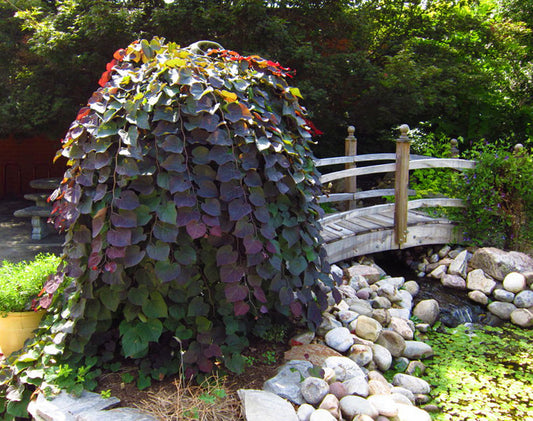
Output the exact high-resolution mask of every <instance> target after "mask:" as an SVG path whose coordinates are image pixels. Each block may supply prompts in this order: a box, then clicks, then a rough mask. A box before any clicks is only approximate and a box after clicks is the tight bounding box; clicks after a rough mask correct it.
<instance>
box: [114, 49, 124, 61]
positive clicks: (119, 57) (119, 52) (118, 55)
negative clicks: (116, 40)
mask: <svg viewBox="0 0 533 421" xmlns="http://www.w3.org/2000/svg"><path fill="white" fill-rule="evenodd" d="M125 56H126V50H125V49H124V48H120V49H118V50H117V51H115V53H114V54H113V57H114V58H115V60H118V61H122V60H123V59H124V57H125Z"/></svg>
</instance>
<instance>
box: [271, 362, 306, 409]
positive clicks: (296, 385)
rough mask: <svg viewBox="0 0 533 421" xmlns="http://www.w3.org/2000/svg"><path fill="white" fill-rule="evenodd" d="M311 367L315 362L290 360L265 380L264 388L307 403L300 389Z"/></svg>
mask: <svg viewBox="0 0 533 421" xmlns="http://www.w3.org/2000/svg"><path fill="white" fill-rule="evenodd" d="M310 368H313V364H311V363H310V362H309V361H298V360H293V361H289V362H287V363H285V364H284V365H282V366H281V367H280V368H279V369H278V374H277V375H276V376H275V377H272V378H271V379H269V380H267V381H266V382H265V384H264V385H263V389H264V390H265V391H267V392H272V393H274V394H276V395H278V396H281V397H282V398H285V399H288V400H290V401H291V402H294V403H295V404H297V405H301V404H303V403H305V400H304V398H303V396H302V393H301V391H300V386H301V381H302V378H303V379H305V378H307V377H309V372H308V370H309V369H310Z"/></svg>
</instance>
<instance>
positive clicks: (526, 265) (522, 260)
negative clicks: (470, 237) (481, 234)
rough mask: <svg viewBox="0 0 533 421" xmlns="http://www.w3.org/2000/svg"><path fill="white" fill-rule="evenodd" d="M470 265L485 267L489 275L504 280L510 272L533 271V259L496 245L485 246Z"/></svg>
mask: <svg viewBox="0 0 533 421" xmlns="http://www.w3.org/2000/svg"><path fill="white" fill-rule="evenodd" d="M470 265H471V266H472V267H473V268H478V269H483V272H485V273H486V274H487V275H490V276H492V277H493V278H494V279H497V280H499V281H502V280H503V278H505V275H507V274H508V273H511V272H527V271H532V270H533V259H532V258H531V257H529V256H528V255H527V254H525V253H520V252H517V251H510V252H506V251H503V250H500V249H497V248H494V247H484V248H480V249H478V250H477V251H476V252H475V253H474V255H473V256H472V259H470Z"/></svg>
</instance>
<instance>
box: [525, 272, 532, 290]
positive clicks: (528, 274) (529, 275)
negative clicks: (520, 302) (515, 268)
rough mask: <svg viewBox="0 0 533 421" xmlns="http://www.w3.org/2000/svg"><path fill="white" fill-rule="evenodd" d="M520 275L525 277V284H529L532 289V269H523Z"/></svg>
mask: <svg viewBox="0 0 533 421" xmlns="http://www.w3.org/2000/svg"><path fill="white" fill-rule="evenodd" d="M522 275H524V276H525V277H526V284H527V285H528V286H529V288H531V289H533V270H530V271H524V272H522Z"/></svg>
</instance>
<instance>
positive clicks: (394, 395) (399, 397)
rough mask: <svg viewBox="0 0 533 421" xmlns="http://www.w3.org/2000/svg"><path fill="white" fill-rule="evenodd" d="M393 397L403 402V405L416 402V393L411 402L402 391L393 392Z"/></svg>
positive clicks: (397, 401) (398, 401)
mask: <svg viewBox="0 0 533 421" xmlns="http://www.w3.org/2000/svg"><path fill="white" fill-rule="evenodd" d="M405 390H407V389H405ZM411 394H412V393H411ZM391 398H392V399H393V400H394V402H396V403H401V404H403V405H413V402H414V395H413V402H411V401H410V400H409V398H408V397H407V396H405V395H403V394H401V393H391Z"/></svg>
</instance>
